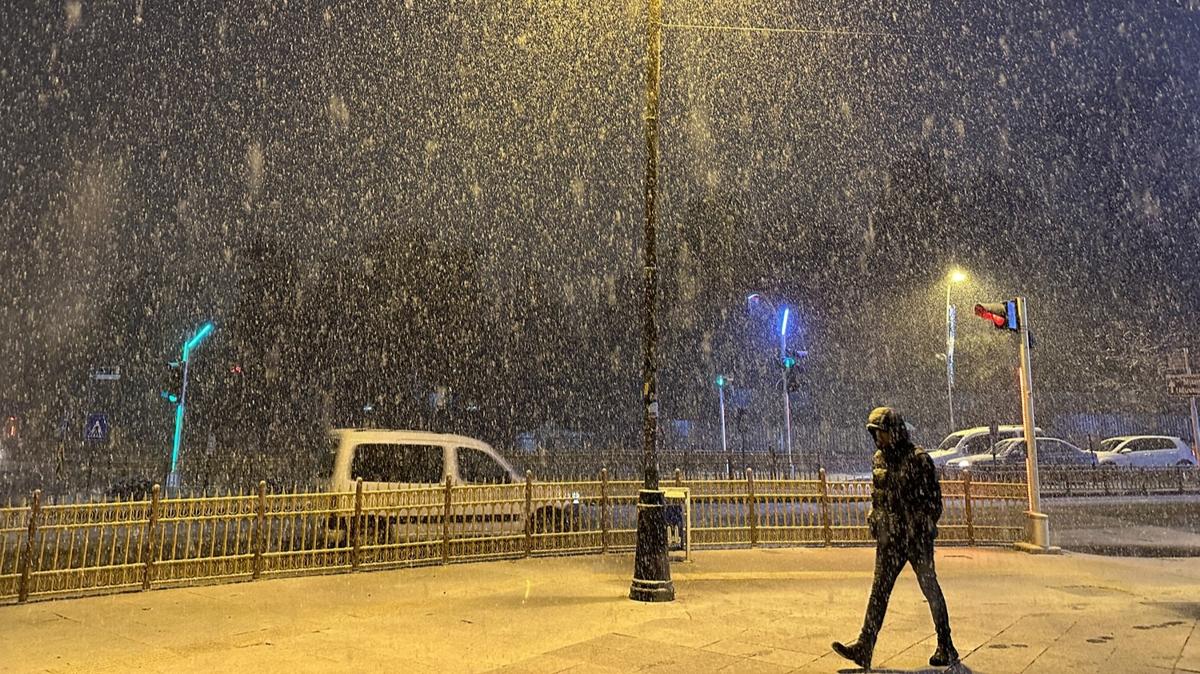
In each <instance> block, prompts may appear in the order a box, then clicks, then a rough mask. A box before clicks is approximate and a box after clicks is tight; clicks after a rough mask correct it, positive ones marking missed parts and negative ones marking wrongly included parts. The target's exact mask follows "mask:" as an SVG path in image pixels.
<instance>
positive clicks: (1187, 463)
mask: <svg viewBox="0 0 1200 674" xmlns="http://www.w3.org/2000/svg"><path fill="white" fill-rule="evenodd" d="M1175 465H1176V466H1180V467H1182V468H1187V467H1188V466H1190V465H1192V462H1191V461H1188V460H1187V459H1180V460H1179V461H1177V462H1176V463H1175Z"/></svg>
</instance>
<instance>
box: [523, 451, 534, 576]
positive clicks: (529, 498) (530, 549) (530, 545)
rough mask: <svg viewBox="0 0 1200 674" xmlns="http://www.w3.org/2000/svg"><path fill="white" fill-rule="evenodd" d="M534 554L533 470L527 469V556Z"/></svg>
mask: <svg viewBox="0 0 1200 674" xmlns="http://www.w3.org/2000/svg"><path fill="white" fill-rule="evenodd" d="M531 554H533V471H532V470H527V471H525V556H526V557H528V556H529V555H531Z"/></svg>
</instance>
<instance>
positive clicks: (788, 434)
mask: <svg viewBox="0 0 1200 674" xmlns="http://www.w3.org/2000/svg"><path fill="white" fill-rule="evenodd" d="M785 311H786V310H785ZM785 316H786V313H785ZM786 320H787V319H786V318H785V319H784V321H785V322H784V323H783V327H782V328H781V329H780V331H779V364H780V365H781V366H782V367H783V437H784V446H785V447H787V457H788V479H793V478H795V477H796V462H795V461H793V460H792V396H791V393H790V392H789V391H788V375H789V374H790V373H789V372H788V366H787V357H788V355H787V323H786Z"/></svg>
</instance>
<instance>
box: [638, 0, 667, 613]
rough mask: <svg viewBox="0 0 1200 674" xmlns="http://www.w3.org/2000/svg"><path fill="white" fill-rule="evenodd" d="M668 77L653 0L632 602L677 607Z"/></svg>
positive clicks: (651, 0) (648, 59) (650, 2)
mask: <svg viewBox="0 0 1200 674" xmlns="http://www.w3.org/2000/svg"><path fill="white" fill-rule="evenodd" d="M661 71H662V0H648V8H647V17H646V109H645V134H646V183H645V191H644V195H643V196H644V197H645V202H646V205H645V228H644V237H645V240H644V242H643V249H642V255H643V272H642V319H643V320H642V342H643V344H642V465H643V470H644V479H643V484H642V489H641V491H640V492H638V510H637V513H638V514H637V548H636V552H635V556H634V563H633V583H632V585H631V587H630V589H629V598H630V599H633V600H635V601H652V602H659V601H673V600H674V599H675V585H674V583H672V582H671V564H670V560H669V559H668V557H667V522H666V518H665V516H664V513H663V511H664V510H665V508H666V497H665V495H664V493H663V491H662V489H660V488H659V484H658V446H657V445H658V390H657V381H656V380H657V374H658V373H657V369H656V368H657V366H656V359H657V350H658V344H657V342H658V323H657V316H656V315H655V307H656V304H657V301H658V252H657V248H656V246H657V231H656V229H657V224H658V95H659V80H660V73H661Z"/></svg>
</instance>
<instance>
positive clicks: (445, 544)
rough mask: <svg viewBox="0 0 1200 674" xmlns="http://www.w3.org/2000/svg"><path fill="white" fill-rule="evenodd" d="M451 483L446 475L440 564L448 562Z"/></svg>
mask: <svg viewBox="0 0 1200 674" xmlns="http://www.w3.org/2000/svg"><path fill="white" fill-rule="evenodd" d="M451 489H453V484H452V483H451V482H450V476H449V475H447V476H446V506H445V508H443V509H442V564H449V563H450V494H451Z"/></svg>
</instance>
